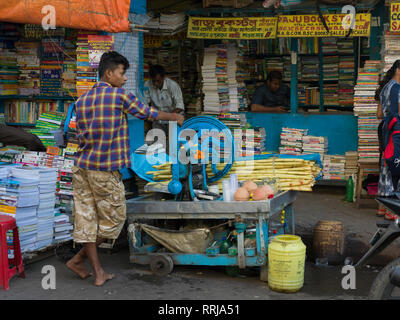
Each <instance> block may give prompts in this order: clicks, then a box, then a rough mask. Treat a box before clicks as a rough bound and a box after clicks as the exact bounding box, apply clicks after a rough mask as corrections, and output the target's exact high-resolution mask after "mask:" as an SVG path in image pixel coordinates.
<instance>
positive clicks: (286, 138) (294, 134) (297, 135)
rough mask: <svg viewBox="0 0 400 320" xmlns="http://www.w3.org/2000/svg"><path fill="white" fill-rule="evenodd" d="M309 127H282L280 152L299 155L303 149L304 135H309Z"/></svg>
mask: <svg viewBox="0 0 400 320" xmlns="http://www.w3.org/2000/svg"><path fill="white" fill-rule="evenodd" d="M307 133H308V129H294V128H282V132H281V146H280V147H279V153H280V154H290V155H295V156H299V155H301V154H302V150H303V136H304V135H307Z"/></svg>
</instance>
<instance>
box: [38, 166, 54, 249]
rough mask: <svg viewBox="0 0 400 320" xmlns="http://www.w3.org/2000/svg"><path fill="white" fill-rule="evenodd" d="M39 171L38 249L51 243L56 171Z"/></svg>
mask: <svg viewBox="0 0 400 320" xmlns="http://www.w3.org/2000/svg"><path fill="white" fill-rule="evenodd" d="M38 171H39V192H40V195H39V206H38V210H37V214H38V237H37V247H38V249H41V248H44V247H47V246H49V245H51V244H52V242H53V231H54V230H53V224H54V208H55V204H56V184H57V170H56V169H53V168H44V167H41V168H40V170H38Z"/></svg>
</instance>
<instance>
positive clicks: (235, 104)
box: [227, 44, 239, 112]
mask: <svg viewBox="0 0 400 320" xmlns="http://www.w3.org/2000/svg"><path fill="white" fill-rule="evenodd" d="M237 56H238V50H237V48H236V46H235V45H234V44H229V45H228V60H227V65H228V66H227V74H228V86H229V111H230V112H238V111H239V92H238V86H239V84H238V82H237V81H236V73H237V64H236V61H237Z"/></svg>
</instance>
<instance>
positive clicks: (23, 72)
mask: <svg viewBox="0 0 400 320" xmlns="http://www.w3.org/2000/svg"><path fill="white" fill-rule="evenodd" d="M15 48H16V49H17V62H18V67H19V71H20V74H19V78H18V94H20V95H38V94H40V59H39V43H38V42H32V41H18V42H16V43H15Z"/></svg>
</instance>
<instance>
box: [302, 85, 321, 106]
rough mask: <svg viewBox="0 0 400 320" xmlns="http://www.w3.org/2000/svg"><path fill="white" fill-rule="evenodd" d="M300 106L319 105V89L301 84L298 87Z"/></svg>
mask: <svg viewBox="0 0 400 320" xmlns="http://www.w3.org/2000/svg"><path fill="white" fill-rule="evenodd" d="M297 90H298V97H299V105H300V106H302V105H305V106H316V105H319V87H313V86H310V85H309V84H303V83H300V84H299V85H298V87H297Z"/></svg>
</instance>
